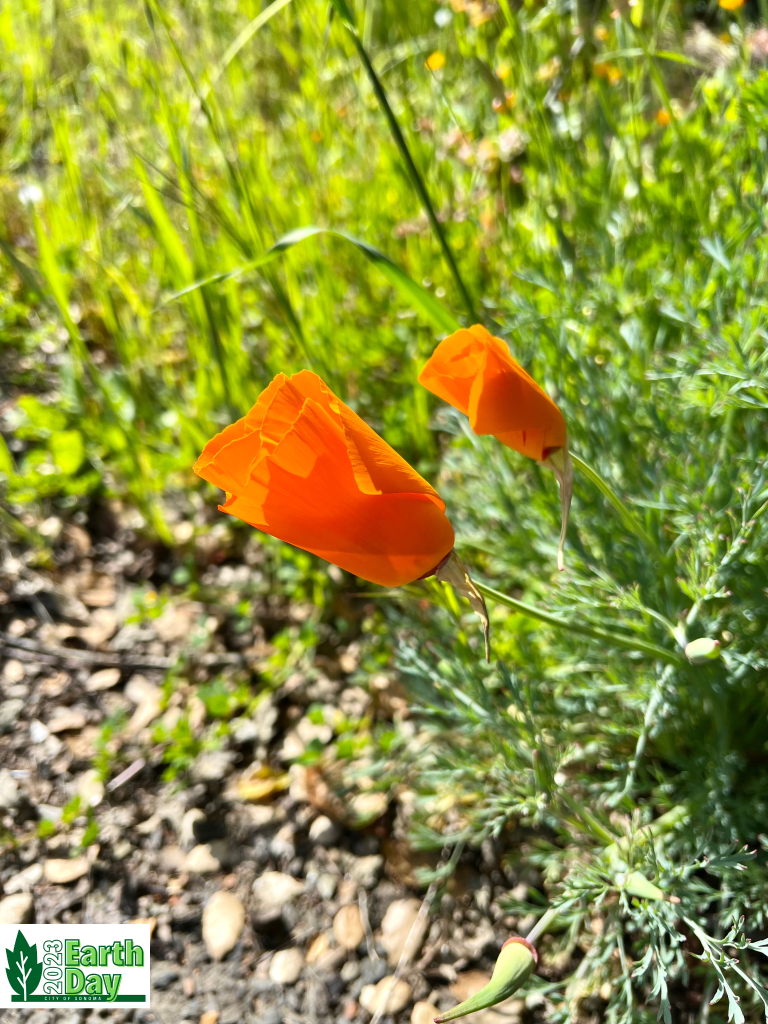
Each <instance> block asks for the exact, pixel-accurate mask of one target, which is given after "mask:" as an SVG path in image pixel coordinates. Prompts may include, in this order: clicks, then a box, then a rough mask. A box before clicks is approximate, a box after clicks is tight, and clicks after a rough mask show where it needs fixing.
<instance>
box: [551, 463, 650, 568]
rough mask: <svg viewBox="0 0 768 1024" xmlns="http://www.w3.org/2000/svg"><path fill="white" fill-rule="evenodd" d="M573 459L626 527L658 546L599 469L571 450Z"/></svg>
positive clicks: (645, 540)
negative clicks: (604, 478)
mask: <svg viewBox="0 0 768 1024" xmlns="http://www.w3.org/2000/svg"><path fill="white" fill-rule="evenodd" d="M571 459H572V460H573V464H574V465H575V466H578V467H579V469H580V470H581V472H582V473H583V474H584V476H585V477H587V479H589V480H591V481H592V483H593V484H594V485H595V487H597V489H598V490H599V491H600V493H601V494H602V495H603V497H605V498H607V499H608V501H609V502H610V504H611V505H613V507H614V508H615V509H616V511H617V512H618V513H619V516H620V517H621V521H622V522H623V523H624V525H625V526H626V528H627V529H628V530H631V531H632V533H634V534H635V536H636V537H639V538H640V540H642V541H643V542H644V543H645V544H648V545H650V546H651V547H652V548H658V545H657V544H656V542H655V541H654V540H653V538H652V537H651V535H650V534H649V533H647V532H646V530H645V527H644V526H643V524H642V523H641V522H640V520H639V519H638V518H637V516H636V515H634V513H632V512H630V510H629V509H628V508H627V506H626V505H625V504H624V502H623V501H622V500H621V498H620V497H619V496H618V494H617V493H616V492H615V491H614V490H613V489H612V488H611V487H610V485H609V484H607V483H606V482H605V480H603V478H602V477H601V476H600V474H599V473H598V472H597V470H595V469H593V468H592V467H591V466H590V465H589V464H588V463H586V462H585V461H584V459H582V458H579V456H578V455H575V454H574V453H573V452H571Z"/></svg>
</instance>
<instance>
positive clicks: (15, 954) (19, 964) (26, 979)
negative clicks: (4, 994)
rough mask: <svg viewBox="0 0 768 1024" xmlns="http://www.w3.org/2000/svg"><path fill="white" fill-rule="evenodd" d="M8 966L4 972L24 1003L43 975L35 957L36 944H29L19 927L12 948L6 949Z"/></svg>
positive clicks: (41, 967)
mask: <svg viewBox="0 0 768 1024" xmlns="http://www.w3.org/2000/svg"><path fill="white" fill-rule="evenodd" d="M5 955H6V956H7V958H8V966H7V967H6V969H5V973H6V974H7V975H8V981H9V982H10V983H11V988H12V989H13V991H14V992H15V993H16V995H17V996H21V998H22V1000H23V1001H24V1002H25V1003H26V1002H27V1001H28V999H29V997H30V995H31V994H32V992H34V991H35V989H36V988H37V986H38V985H39V984H40V979H41V978H42V976H43V965H42V963H40V962H39V961H38V959H37V944H35V945H34V946H30V944H29V943H28V942H27V940H26V939H25V938H24V935H23V933H22V931H21V929H19V931H18V932H17V934H16V944H15V945H14V947H13V949H6V951H5Z"/></svg>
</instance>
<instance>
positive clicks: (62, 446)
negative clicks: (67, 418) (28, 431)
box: [48, 430, 85, 476]
mask: <svg viewBox="0 0 768 1024" xmlns="http://www.w3.org/2000/svg"><path fill="white" fill-rule="evenodd" d="M48 446H49V448H50V449H51V455H52V456H53V461H54V462H55V463H56V465H57V466H58V467H59V469H60V470H61V472H62V473H64V474H66V476H73V475H74V474H75V473H76V472H77V471H78V469H80V467H81V466H82V464H83V460H84V459H85V444H84V443H83V435H82V434H81V433H80V431H79V430H62V431H59V433H57V434H54V435H53V437H51V439H50V441H49V442H48Z"/></svg>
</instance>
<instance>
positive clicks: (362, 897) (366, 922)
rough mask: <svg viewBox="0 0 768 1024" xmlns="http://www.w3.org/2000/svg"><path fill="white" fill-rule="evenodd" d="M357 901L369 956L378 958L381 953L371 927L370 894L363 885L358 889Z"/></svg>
mask: <svg viewBox="0 0 768 1024" xmlns="http://www.w3.org/2000/svg"><path fill="white" fill-rule="evenodd" d="M357 903H358V906H359V908H360V920H361V921H362V922H363V931H364V932H365V945H366V948H367V949H368V956H369V957H370V958H371V960H378V959H379V954H378V953H377V952H376V945H375V943H374V941H373V929H372V928H371V921H370V918H369V917H368V894H367V893H366V891H365V889H363V887H362V886H360V889H359V890H358V894H357Z"/></svg>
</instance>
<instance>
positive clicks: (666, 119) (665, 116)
mask: <svg viewBox="0 0 768 1024" xmlns="http://www.w3.org/2000/svg"><path fill="white" fill-rule="evenodd" d="M655 121H656V124H657V125H659V126H660V127H661V128H666V127H668V125H670V124H671V123H672V118H671V117H670V116H669V111H667V110H657V111H656V117H655Z"/></svg>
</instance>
